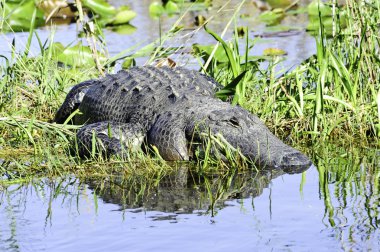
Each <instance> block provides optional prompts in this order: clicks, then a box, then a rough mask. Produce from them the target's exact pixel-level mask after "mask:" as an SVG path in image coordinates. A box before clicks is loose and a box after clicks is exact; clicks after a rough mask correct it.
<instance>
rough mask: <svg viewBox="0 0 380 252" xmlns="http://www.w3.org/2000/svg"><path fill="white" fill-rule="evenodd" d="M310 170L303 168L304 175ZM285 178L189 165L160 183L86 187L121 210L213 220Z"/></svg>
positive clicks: (123, 181) (114, 181) (111, 181)
mask: <svg viewBox="0 0 380 252" xmlns="http://www.w3.org/2000/svg"><path fill="white" fill-rule="evenodd" d="M306 169H307V168H304V170H303V171H305V170H306ZM282 174H285V172H284V171H282V170H266V171H260V172H253V171H245V172H239V171H238V170H236V169H231V170H229V171H228V172H226V173H224V174H217V175H216V174H214V175H200V174H198V173H196V172H193V171H192V169H191V168H189V167H188V166H186V165H181V166H180V167H179V168H177V169H176V171H175V172H173V173H172V174H169V175H166V176H164V177H162V178H160V179H159V180H158V181H152V180H149V179H148V180H147V179H142V180H140V181H136V180H135V181H130V180H129V179H128V178H122V177H114V178H107V179H104V180H98V179H96V180H91V179H86V180H85V183H86V184H88V186H89V188H90V189H91V190H93V191H94V193H96V194H97V195H98V196H100V197H101V198H102V200H103V201H104V202H106V203H113V204H118V205H120V210H125V209H134V208H139V209H143V210H145V211H160V212H168V213H178V214H181V213H194V212H195V211H197V212H199V213H202V214H203V213H204V214H210V215H211V216H214V215H215V214H216V213H217V211H218V210H220V209H222V208H223V207H224V204H225V201H227V200H231V199H243V198H248V197H252V198H255V197H257V196H259V195H261V194H262V192H263V190H264V189H265V188H267V187H268V185H269V183H270V181H271V180H272V179H274V178H277V177H279V176H280V175H282Z"/></svg>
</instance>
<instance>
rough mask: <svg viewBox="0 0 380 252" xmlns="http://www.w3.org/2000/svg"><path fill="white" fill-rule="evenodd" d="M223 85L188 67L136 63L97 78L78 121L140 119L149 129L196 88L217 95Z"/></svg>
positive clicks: (86, 95)
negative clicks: (216, 92)
mask: <svg viewBox="0 0 380 252" xmlns="http://www.w3.org/2000/svg"><path fill="white" fill-rule="evenodd" d="M79 85H80V84H79ZM220 87H221V86H220V84H218V83H217V82H215V81H214V80H213V79H212V78H209V77H207V76H206V75H203V74H201V73H199V72H196V71H191V70H187V69H184V68H175V69H172V68H168V67H163V68H157V67H149V66H146V67H133V68H131V69H129V70H127V71H124V70H122V71H119V72H118V73H117V74H113V75H108V76H106V77H104V78H103V79H100V80H98V81H96V83H95V85H93V86H91V87H90V88H89V89H88V90H87V92H86V94H85V95H84V97H83V100H82V102H81V104H80V105H79V109H80V111H81V112H82V115H80V116H77V117H76V118H75V123H76V124H83V123H94V122H100V121H114V122H131V123H134V122H136V123H140V124H141V125H142V126H143V127H144V128H146V129H148V128H149V127H150V125H151V124H152V122H154V121H155V119H156V115H157V114H158V113H160V112H161V111H162V110H164V109H165V108H166V107H168V106H170V105H172V104H173V103H176V101H177V100H178V98H179V97H181V96H183V95H185V94H187V93H189V94H194V92H195V93H199V94H203V95H206V96H213V95H214V93H215V91H216V90H217V89H219V88H220Z"/></svg>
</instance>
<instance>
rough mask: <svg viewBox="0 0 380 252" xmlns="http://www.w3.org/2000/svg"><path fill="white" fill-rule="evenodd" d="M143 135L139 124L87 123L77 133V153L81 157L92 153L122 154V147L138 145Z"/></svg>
mask: <svg viewBox="0 0 380 252" xmlns="http://www.w3.org/2000/svg"><path fill="white" fill-rule="evenodd" d="M144 137H145V132H144V130H143V128H142V127H141V126H140V125H139V124H131V123H115V122H108V121H104V122H97V123H92V124H88V125H85V126H83V127H82V128H81V129H80V130H79V131H78V133H77V140H78V145H77V146H78V154H79V156H81V157H90V156H91V155H92V154H94V153H96V154H100V155H103V156H105V157H109V156H111V155H118V156H122V153H123V149H124V150H125V149H133V148H137V147H140V146H141V144H142V142H143V140H144ZM94 148H95V149H94Z"/></svg>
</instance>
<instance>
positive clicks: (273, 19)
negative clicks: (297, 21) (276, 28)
mask: <svg viewBox="0 0 380 252" xmlns="http://www.w3.org/2000/svg"><path fill="white" fill-rule="evenodd" d="M259 18H260V20H261V21H262V22H264V23H266V24H267V25H277V24H279V23H280V22H281V21H282V20H283V19H284V18H285V11H284V10H283V9H281V8H277V9H274V10H271V11H264V12H263V13H262V14H260V16H259Z"/></svg>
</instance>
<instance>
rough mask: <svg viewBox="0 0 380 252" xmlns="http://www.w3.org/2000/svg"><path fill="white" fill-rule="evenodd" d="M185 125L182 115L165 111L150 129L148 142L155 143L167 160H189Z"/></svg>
mask: <svg viewBox="0 0 380 252" xmlns="http://www.w3.org/2000/svg"><path fill="white" fill-rule="evenodd" d="M184 125H185V123H184V120H183V118H182V117H178V115H177V116H173V114H172V113H171V112H167V113H164V114H162V115H160V116H159V117H158V118H157V121H156V122H155V124H154V125H153V126H152V128H151V129H150V130H149V132H148V134H147V137H148V143H149V144H150V145H154V146H155V147H156V148H157V149H158V152H159V153H160V155H161V157H162V158H163V159H165V160H171V161H175V160H189V154H188V150H187V139H186V135H185V130H184Z"/></svg>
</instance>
